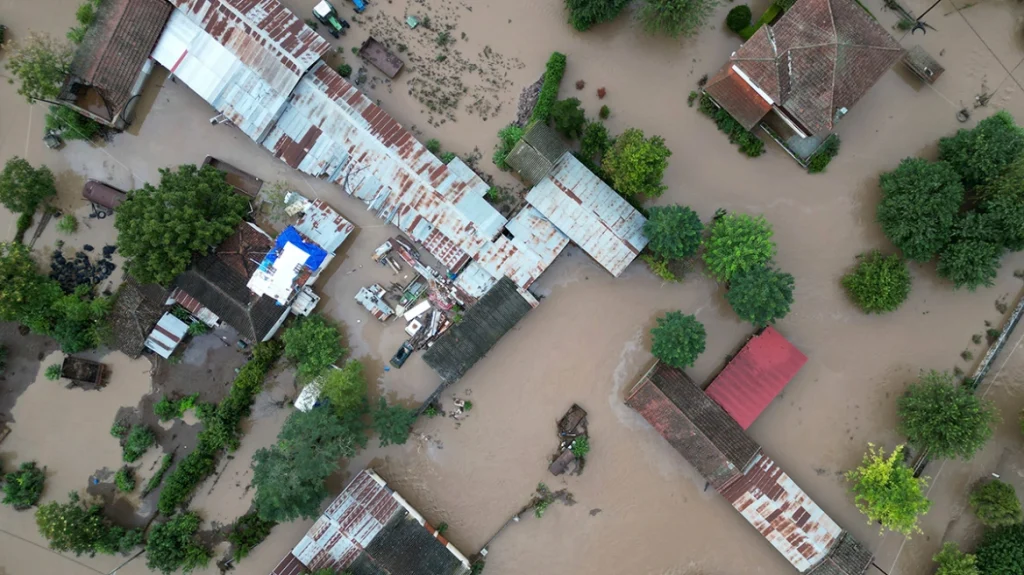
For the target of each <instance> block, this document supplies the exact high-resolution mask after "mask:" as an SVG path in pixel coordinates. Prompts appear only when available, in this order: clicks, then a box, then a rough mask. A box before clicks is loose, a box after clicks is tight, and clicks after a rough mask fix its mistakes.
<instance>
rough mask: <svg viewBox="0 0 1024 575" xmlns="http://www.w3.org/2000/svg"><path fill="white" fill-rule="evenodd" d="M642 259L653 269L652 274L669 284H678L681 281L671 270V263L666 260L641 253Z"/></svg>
mask: <svg viewBox="0 0 1024 575" xmlns="http://www.w3.org/2000/svg"><path fill="white" fill-rule="evenodd" d="M640 259H641V260H643V261H644V262H645V263H646V264H647V267H649V268H650V269H651V273H653V274H654V275H656V276H658V277H659V278H661V279H663V280H665V281H667V282H677V281H679V280H680V279H681V278H679V277H676V274H675V273H673V272H672V270H670V269H669V267H668V263H669V262H668V260H667V259H665V258H662V257H658V256H656V255H654V254H652V253H641V254H640Z"/></svg>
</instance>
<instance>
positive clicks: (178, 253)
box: [114, 165, 249, 285]
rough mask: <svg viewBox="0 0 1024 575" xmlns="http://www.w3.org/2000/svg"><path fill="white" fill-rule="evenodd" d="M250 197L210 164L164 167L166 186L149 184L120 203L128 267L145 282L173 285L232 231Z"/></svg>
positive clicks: (121, 239)
mask: <svg viewBox="0 0 1024 575" xmlns="http://www.w3.org/2000/svg"><path fill="white" fill-rule="evenodd" d="M248 209H249V202H248V201H247V200H246V199H245V198H244V197H242V196H241V195H239V194H236V193H235V192H234V190H233V189H232V187H231V186H230V185H228V184H227V182H225V181H224V173H223V172H221V171H219V170H216V169H214V168H212V167H210V166H203V167H202V169H200V168H197V167H196V166H194V165H184V166H179V167H178V169H177V170H174V171H172V170H168V169H163V170H160V186H159V187H153V186H151V185H150V184H146V185H145V186H143V187H142V189H140V190H135V191H133V192H131V193H129V194H128V199H127V200H125V202H124V203H123V204H121V205H120V206H118V208H117V210H116V212H115V213H116V216H117V219H116V220H115V222H114V226H115V227H116V228H117V231H118V238H117V245H118V247H119V248H120V249H121V255H123V256H124V257H125V259H126V260H127V270H128V272H129V273H130V274H132V275H133V276H134V277H135V279H137V280H139V281H140V282H142V283H147V282H156V283H160V284H164V285H167V284H169V283H170V282H171V281H173V280H174V278H176V277H177V276H178V275H179V274H180V273H181V272H183V271H185V268H187V267H188V265H189V263H191V261H192V256H193V254H196V253H205V252H207V251H208V250H210V249H211V248H213V247H215V246H216V245H218V244H219V243H220V242H221V241H223V240H224V239H225V238H227V237H228V236H230V235H231V234H232V233H233V232H234V231H235V228H236V227H237V226H238V224H239V223H240V222H241V221H242V216H244V215H245V213H246V211H248Z"/></svg>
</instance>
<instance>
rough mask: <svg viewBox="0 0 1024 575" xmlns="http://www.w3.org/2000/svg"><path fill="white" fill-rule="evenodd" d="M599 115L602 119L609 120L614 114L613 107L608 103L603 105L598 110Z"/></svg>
mask: <svg viewBox="0 0 1024 575" xmlns="http://www.w3.org/2000/svg"><path fill="white" fill-rule="evenodd" d="M597 115H598V117H599V118H601V119H602V120H607V119H608V117H609V116H611V115H612V109H611V108H609V107H608V106H607V105H604V106H601V109H600V110H599V111H598V112H597Z"/></svg>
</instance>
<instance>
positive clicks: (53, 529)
mask: <svg viewBox="0 0 1024 575" xmlns="http://www.w3.org/2000/svg"><path fill="white" fill-rule="evenodd" d="M68 498H69V500H68V502H67V503H58V502H56V501H54V502H52V503H47V504H45V505H41V506H39V509H36V525H37V526H38V527H39V533H40V534H41V535H42V536H43V537H45V538H46V539H47V540H48V541H49V542H50V548H51V549H53V550H54V551H59V552H61V553H64V552H71V553H74V554H75V555H82V554H83V553H84V554H86V555H89V556H93V555H95V554H96V553H103V554H106V555H113V554H115V553H122V554H124V553H128V552H129V551H131V550H132V549H133V548H135V547H138V546H139V545H141V544H142V540H143V534H142V531H140V530H138V529H129V530H126V529H124V528H122V527H117V526H115V525H113V524H112V523H111V522H110V520H108V519H106V518H105V517H104V516H103V507H102V506H100V505H88V504H86V503H85V502H83V501H81V499H79V497H78V493H75V492H74V491H72V492H71V493H70V494H69V495H68Z"/></svg>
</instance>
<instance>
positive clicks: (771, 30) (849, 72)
mask: <svg viewBox="0 0 1024 575" xmlns="http://www.w3.org/2000/svg"><path fill="white" fill-rule="evenodd" d="M902 56H903V48H902V47H901V46H900V44H899V42H897V41H896V40H895V39H893V37H892V36H890V35H889V33H888V32H887V31H886V30H885V28H883V27H882V26H881V25H879V24H878V22H876V21H875V20H874V18H872V17H871V15H870V14H868V13H867V11H866V10H864V9H863V8H861V7H860V6H858V5H857V4H856V3H855V2H853V1H852V0H799V1H798V2H797V3H796V4H794V5H793V7H792V8H790V9H789V11H788V12H786V14H785V15H783V16H782V18H780V19H779V21H778V22H777V23H776V24H775V25H773V26H762V27H761V28H760V29H759V30H758V31H757V32H756V33H755V34H754V35H753V36H752V37H751V38H750V40H748V41H747V42H746V43H745V44H744V45H743V46H740V48H739V50H737V51H736V52H734V53H733V55H732V57H731V58H730V61H729V63H727V64H726V67H727V68H729V67H731V66H733V65H735V66H737V67H739V68H740V69H741V70H742V71H743V72H744V73H745V74H746V75H747V77H749V78H750V80H751V81H752V82H753V83H754V84H756V85H757V86H758V87H759V88H760V89H761V90H763V91H764V92H765V93H767V94H768V95H769V97H771V98H772V99H773V100H774V101H775V103H776V104H778V105H779V106H780V107H782V108H784V109H785V110H786V111H787V112H789V113H790V115H792V116H794V117H796V119H797V120H798V121H799V122H800V123H801V124H803V125H804V127H805V128H807V129H808V130H809V131H810V132H811V133H813V134H822V133H827V132H830V131H832V128H833V123H834V121H835V119H836V118H835V114H836V111H837V110H839V109H841V108H847V109H848V108H850V107H852V106H853V105H854V104H855V103H856V102H857V100H859V99H860V98H861V97H862V96H863V95H864V94H866V93H867V91H868V90H869V89H870V88H871V86H873V85H874V84H875V82H877V81H878V79H879V78H881V77H882V74H884V73H885V72H886V71H887V70H888V69H889V68H890V67H891V66H892V65H893V64H895V63H896V62H897V61H898V60H899V59H900V58H901V57H902ZM719 76H721V73H719V74H718V75H716V78H718V77H719ZM708 90H709V92H714V91H715V90H716V89H715V88H714V87H713V85H712V84H711V83H709V86H708ZM712 96H714V93H712ZM716 99H717V97H716ZM720 103H722V105H723V106H725V107H726V109H727V110H729V112H730V113H732V112H733V110H732V109H730V108H729V106H728V105H726V103H724V102H720ZM741 121H742V120H741Z"/></svg>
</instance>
